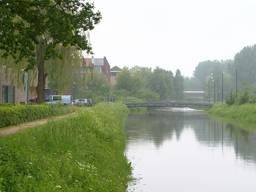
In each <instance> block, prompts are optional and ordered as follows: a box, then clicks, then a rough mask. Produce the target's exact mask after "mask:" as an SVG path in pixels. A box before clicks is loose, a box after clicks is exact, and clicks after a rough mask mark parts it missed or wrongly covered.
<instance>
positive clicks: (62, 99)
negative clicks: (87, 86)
mask: <svg viewBox="0 0 256 192" xmlns="http://www.w3.org/2000/svg"><path fill="white" fill-rule="evenodd" d="M47 103H50V104H58V103H63V104H64V105H70V104H71V103H72V96H71V95H49V102H47Z"/></svg>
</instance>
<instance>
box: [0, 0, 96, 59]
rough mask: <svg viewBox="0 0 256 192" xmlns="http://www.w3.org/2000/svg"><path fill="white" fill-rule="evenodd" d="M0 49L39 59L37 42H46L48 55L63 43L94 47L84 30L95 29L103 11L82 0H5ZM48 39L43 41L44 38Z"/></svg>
mask: <svg viewBox="0 0 256 192" xmlns="http://www.w3.org/2000/svg"><path fill="white" fill-rule="evenodd" d="M0 12H1V13H2V17H0V25H1V26H2V28H1V33H0V49H2V50H3V51H4V53H3V55H4V56H6V55H12V56H13V57H14V58H15V59H16V60H17V61H20V60H21V59H22V58H26V59H28V61H30V62H31V64H34V63H35V57H36V45H38V44H39V43H43V44H44V46H45V55H44V57H45V59H48V58H51V57H53V56H54V55H55V51H54V47H55V46H56V45H59V44H60V43H61V44H63V45H64V46H66V45H76V46H77V47H79V48H81V49H83V50H85V49H88V50H90V45H89V44H88V41H87V38H86V36H85V34H84V33H83V32H84V31H88V30H92V29H93V28H94V25H95V24H97V23H98V22H99V21H100V19H101V15H100V13H99V12H95V11H94V5H93V4H92V3H89V2H86V3H85V2H83V1H79V0H63V1H59V0H51V1H31V0H23V1H1V6H0ZM41 40H42V41H44V42H42V41H41Z"/></svg>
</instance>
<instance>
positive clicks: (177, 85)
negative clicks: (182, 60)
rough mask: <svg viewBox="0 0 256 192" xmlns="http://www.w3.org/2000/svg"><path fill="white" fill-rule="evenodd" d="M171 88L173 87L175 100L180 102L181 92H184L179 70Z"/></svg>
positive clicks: (182, 79)
mask: <svg viewBox="0 0 256 192" xmlns="http://www.w3.org/2000/svg"><path fill="white" fill-rule="evenodd" d="M173 86H174V97H175V99H176V100H182V99H183V92H184V78H183V77H182V75H181V72H180V70H177V71H176V74H175V77H174V80H173Z"/></svg>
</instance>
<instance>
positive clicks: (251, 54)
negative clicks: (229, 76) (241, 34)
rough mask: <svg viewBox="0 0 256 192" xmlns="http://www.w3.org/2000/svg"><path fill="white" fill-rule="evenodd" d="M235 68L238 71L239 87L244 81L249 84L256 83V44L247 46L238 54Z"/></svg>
mask: <svg viewBox="0 0 256 192" xmlns="http://www.w3.org/2000/svg"><path fill="white" fill-rule="evenodd" d="M234 68H235V69H236V70H237V72H238V80H239V81H238V83H239V87H241V86H242V84H243V83H244V82H246V83H249V84H255V83H256V77H255V74H256V45H254V46H251V47H250V46H248V47H245V48H243V49H242V50H241V51H240V52H239V53H237V54H236V56H235V59H234Z"/></svg>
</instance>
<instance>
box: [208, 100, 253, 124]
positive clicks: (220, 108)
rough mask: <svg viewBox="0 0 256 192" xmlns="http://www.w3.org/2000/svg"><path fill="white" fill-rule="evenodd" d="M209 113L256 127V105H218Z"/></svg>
mask: <svg viewBox="0 0 256 192" xmlns="http://www.w3.org/2000/svg"><path fill="white" fill-rule="evenodd" d="M209 113H210V114H212V115H214V116H217V117H221V118H225V119H227V120H232V121H235V122H237V123H242V124H247V125H255V126H256V104H244V105H231V106H228V105H216V106H214V107H213V108H211V109H210V110H209Z"/></svg>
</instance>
